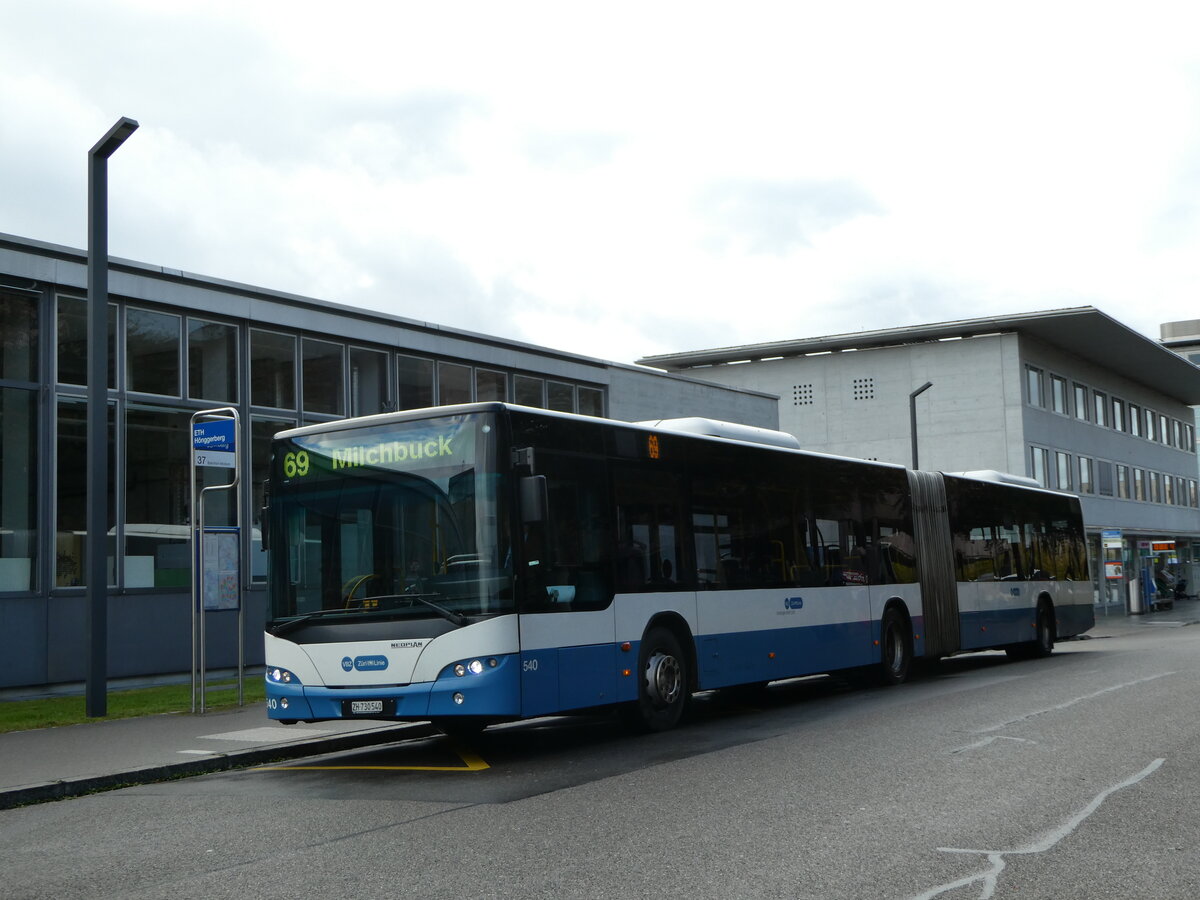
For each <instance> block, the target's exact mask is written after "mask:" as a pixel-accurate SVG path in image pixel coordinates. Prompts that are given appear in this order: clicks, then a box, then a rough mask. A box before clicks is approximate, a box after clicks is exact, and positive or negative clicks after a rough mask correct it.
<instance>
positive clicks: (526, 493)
mask: <svg viewBox="0 0 1200 900" xmlns="http://www.w3.org/2000/svg"><path fill="white" fill-rule="evenodd" d="M547 498H548V491H547V488H546V476H545V475H526V476H525V477H524V478H522V479H521V521H522V522H524V523H525V524H526V525H533V524H535V523H537V522H545V521H546V510H547V508H548V507H549V501H548V499H547Z"/></svg>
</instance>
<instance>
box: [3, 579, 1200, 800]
mask: <svg viewBox="0 0 1200 900" xmlns="http://www.w3.org/2000/svg"><path fill="white" fill-rule="evenodd" d="M1197 624H1200V600H1181V601H1179V602H1178V603H1176V604H1175V607H1174V609H1169V610H1161V611H1157V612H1147V613H1145V614H1143V615H1138V616H1127V615H1125V613H1124V611H1123V610H1120V609H1119V608H1118V609H1114V610H1110V612H1109V613H1108V615H1105V614H1104V612H1103V610H1100V611H1098V612H1097V615H1096V625H1095V627H1094V628H1092V629H1091V630H1090V631H1089V632H1088V633H1087V634H1086V635H1085V636H1084V637H1085V639H1087V638H1093V639H1094V638H1115V637H1120V636H1122V635H1126V636H1128V635H1130V634H1136V633H1138V632H1139V631H1143V630H1144V629H1147V628H1161V627H1174V628H1180V627H1183V626H1186V625H1197ZM432 731H433V729H432V726H430V725H429V724H427V723H416V724H388V723H382V722H373V721H346V722H318V723H316V724H313V725H304V724H298V725H280V724H278V723H277V722H272V721H270V720H269V719H268V718H267V714H266V710H265V709H264V708H263V705H262V704H261V703H255V704H252V705H249V706H243V707H235V708H233V709H224V710H219V711H216V712H210V713H206V714H204V715H190V714H182V713H181V714H175V715H163V716H144V717H142V718H133V719H113V720H98V721H95V722H89V723H86V724H82V725H68V726H64V727H61V728H41V729H37V730H35V731H14V732H9V733H8V734H0V809H10V808H12V807H14V806H21V805H24V804H26V803H37V802H41V801H44V800H58V799H62V798H65V797H77V796H80V795H82V794H87V793H91V792H93V791H100V790H107V789H110V788H115V787H120V786H123V785H131V784H149V783H152V782H155V781H164V780H166V779H168V778H175V777H179V776H183V775H199V774H203V773H206V772H219V771H223V770H225V769H236V768H240V767H243V766H253V765H259V764H262V763H267V762H272V761H275V760H283V759H297V758H300V757H304V756H313V755H316V754H320V753H333V752H337V751H341V750H353V749H356V748H359V747H369V746H373V745H376V744H387V743H392V742H394V741H399V740H403V739H405V738H409V737H418V736H421V735H424V734H430V733H432Z"/></svg>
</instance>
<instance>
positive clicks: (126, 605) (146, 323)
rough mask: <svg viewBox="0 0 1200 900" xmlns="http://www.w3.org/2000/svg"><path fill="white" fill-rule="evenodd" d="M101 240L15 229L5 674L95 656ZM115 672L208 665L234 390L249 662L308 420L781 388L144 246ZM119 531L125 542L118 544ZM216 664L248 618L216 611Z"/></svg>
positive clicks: (125, 455)
mask: <svg viewBox="0 0 1200 900" xmlns="http://www.w3.org/2000/svg"><path fill="white" fill-rule="evenodd" d="M86 275H87V257H86V254H85V253H84V252H82V251H80V250H76V249H71V248H68V247H61V246H54V245H49V244H44V243H40V242H37V241H32V240H28V239H24V238H20V237H16V236H12V235H3V234H0V688H5V687H13V686H23V685H44V684H51V683H59V682H74V681H78V680H80V679H82V678H83V677H84V675H85V665H86V661H87V660H86V657H87V635H86V634H85V633H84V632H85V624H84V623H85V608H86V586H85V584H84V581H85V575H86V566H85V562H86V560H85V559H84V552H85V539H86V517H85V506H86V471H87V464H86V462H87V447H86V435H87V433H86V425H85V423H86V412H87V403H86V394H87V388H86V373H87V366H86V359H87V301H86V283H87V278H86ZM109 294H110V304H109V323H110V327H109V349H110V354H109V355H110V368H109V389H108V401H109V410H110V416H109V421H110V426H109V433H110V443H111V449H112V452H111V453H110V459H111V460H112V474H111V477H110V483H111V485H112V487H111V491H110V502H109V509H110V515H111V518H110V522H111V528H110V531H109V535H110V553H111V555H110V557H109V566H108V571H109V581H110V584H111V588H110V590H109V604H108V605H109V640H108V648H109V659H108V673H109V675H110V676H112V677H120V676H141V675H150V674H158V673H169V672H186V671H187V670H188V668H189V666H190V665H191V662H192V657H191V646H192V638H191V627H192V615H191V600H190V595H191V590H190V582H191V579H190V573H191V567H190V556H189V548H188V532H189V522H191V521H192V516H191V510H190V509H189V504H190V497H189V495H190V485H189V483H188V482H189V480H190V461H191V452H192V447H191V435H190V419H191V415H192V414H193V413H194V412H196V411H198V410H203V409H210V408H213V407H223V406H233V407H234V408H236V409H237V410H238V412H239V415H240V417H241V422H242V423H243V431H244V432H245V434H244V435H243V436H242V438H241V439H240V440H239V445H240V447H241V453H242V454H243V459H242V467H243V471H244V472H245V473H247V476H248V477H245V478H244V481H243V485H242V490H241V494H240V496H239V498H238V499H239V502H240V505H241V508H242V509H243V510H245V511H246V514H245V515H244V516H243V523H244V524H245V525H246V526H247V527H244V528H243V530H242V532H241V540H242V559H243V561H244V563H243V570H242V573H241V581H242V588H243V596H244V604H245V605H244V608H245V610H246V615H245V629H244V636H245V646H246V648H247V649H246V661H247V663H255V662H259V661H261V659H262V637H261V635H262V624H263V620H264V610H265V591H264V587H265V583H264V573H265V571H266V568H265V564H264V561H263V557H264V554H262V553H260V552H259V550H260V548H259V545H258V542H257V530H256V528H255V527H254V523H253V521H252V520H253V516H254V515H255V511H257V510H258V509H259V508H260V507H261V505H262V481H263V477H264V473H265V469H266V465H267V462H268V445H269V441H270V437H271V435H272V434H274V433H275V432H276V431H279V430H281V429H284V428H288V427H291V426H294V425H298V424H306V423H313V422H321V421H329V420H332V419H337V418H341V417H344V416H347V415H365V414H370V413H377V412H383V411H387V410H395V409H410V408H416V407H423V406H430V405H436V404H445V403H459V402H468V401H471V400H510V401H513V402H516V403H520V404H524V405H527V406H537V407H546V408H550V409H557V410H566V411H573V412H580V413H584V414H588V415H608V416H610V417H613V418H618V419H626V420H641V419H658V418H663V417H674V416H707V417H711V418H722V419H728V420H730V421H736V422H741V423H744V424H747V425H754V426H759V427H765V428H776V427H777V426H778V404H777V398H776V397H775V396H774V395H768V394H764V393H762V392H759V391H755V390H753V389H745V388H730V387H727V386H723V385H718V384H714V383H713V382H711V381H709V380H707V379H695V378H691V377H686V376H684V377H680V376H670V375H664V374H662V373H661V372H656V371H652V370H648V369H645V368H640V367H637V366H632V365H621V364H617V363H611V362H605V361H603V360H598V359H592V358H589V357H584V356H579V355H576V354H570V353H565V352H561V351H558V350H554V349H552V348H548V347H537V346H532V345H529V344H523V343H518V342H515V341H508V340H503V339H500V338H497V337H492V336H488V335H483V334H475V333H471V332H467V331H461V330H456V329H451V328H446V327H443V326H440V325H437V324H434V323H431V322H425V321H419V320H415V319H405V318H400V317H397V316H389V315H384V314H381V313H374V312H368V311H364V310H360V309H353V308H350V307H346V306H339V305H335V304H332V303H327V302H322V301H319V300H314V299H310V298H306V297H299V296H294V295H290V294H284V293H280V292H278V291H271V290H267V289H263V288H257V287H251V286H248V285H242V284H233V283H230V282H226V281H220V280H217V279H213V278H206V277H204V276H200V275H193V274H189V273H185V272H178V271H171V270H167V269H164V268H162V267H156V266H151V265H146V264H143V263H138V262H131V261H127V260H114V261H113V262H112V263H111V268H110V277H109ZM117 548H120V550H119V552H118V550H117ZM206 631H207V638H208V650H209V652H208V654H207V655H208V666H209V667H212V668H218V667H226V666H231V665H234V664H235V663H236V645H237V641H236V632H237V628H236V620H235V614H233V613H229V612H212V613H209V614H208V620H207V629H206Z"/></svg>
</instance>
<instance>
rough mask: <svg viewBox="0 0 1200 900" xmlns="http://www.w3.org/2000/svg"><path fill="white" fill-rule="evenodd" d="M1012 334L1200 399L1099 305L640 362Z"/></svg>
mask: <svg viewBox="0 0 1200 900" xmlns="http://www.w3.org/2000/svg"><path fill="white" fill-rule="evenodd" d="M1012 333H1017V334H1026V335H1029V336H1030V337H1032V338H1035V339H1036V340H1038V341H1041V342H1042V343H1044V344H1048V345H1050V346H1052V347H1057V348H1059V349H1060V350H1063V351H1065V352H1067V353H1070V354H1072V355H1073V356H1077V357H1079V358H1080V359H1084V360H1087V361H1088V362H1091V363H1094V364H1096V365H1098V366H1100V367H1102V368H1105V369H1108V370H1109V371H1111V372H1113V373H1114V374H1116V375H1120V376H1122V377H1124V378H1127V379H1129V380H1130V381H1136V382H1140V383H1141V384H1144V385H1146V386H1147V387H1150V388H1153V389H1154V390H1155V391H1158V392H1159V393H1161V394H1165V395H1166V396H1168V397H1173V398H1175V399H1177V400H1179V401H1181V402H1183V403H1186V404H1188V405H1189V406H1196V405H1200V367H1197V366H1195V365H1193V364H1192V363H1190V362H1188V361H1187V360H1186V359H1184V358H1183V357H1181V356H1179V355H1178V354H1176V353H1173V352H1171V351H1170V350H1168V349H1167V348H1166V347H1164V346H1162V344H1160V343H1158V342H1157V341H1154V340H1151V339H1150V338H1148V337H1146V336H1145V335H1143V334H1141V333H1140V332H1137V331H1134V330H1133V329H1132V328H1129V327H1128V326H1126V325H1122V324H1121V323H1120V322H1118V321H1117V320H1116V319H1114V318H1112V317H1111V316H1109V315H1107V314H1105V313H1103V312H1101V311H1100V310H1098V309H1096V308H1095V307H1094V306H1076V307H1070V308H1066V309H1051V310H1044V311H1041V312H1029V313H1018V314H1016V315H1009V316H986V317H984V318H979V319H961V320H958V321H954V322H935V323H931V324H928V325H913V326H909V327H906V328H884V329H879V330H874V331H856V332H854V333H852V334H833V335H826V336H823V337H813V338H797V339H794V340H787V341H769V342H767V343H762V344H743V345H740V346H736V347H718V348H714V349H711V350H691V351H685V352H682V353H663V354H659V355H656V356H646V357H643V358H642V359H639V360H638V361H637V362H638V364H639V365H644V366H655V367H658V368H662V369H666V370H667V371H671V372H679V371H683V370H687V369H692V368H699V367H701V366H718V365H721V364H723V363H731V362H754V361H759V360H763V359H771V358H777V357H789V356H792V357H794V356H807V355H810V354H817V353H838V352H841V351H846V350H869V349H876V348H881V347H896V346H903V345H905V344H921V343H930V342H934V341H942V340H949V339H954V338H972V337H983V336H985V335H993V334H1012Z"/></svg>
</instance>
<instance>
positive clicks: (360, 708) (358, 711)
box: [350, 700, 383, 716]
mask: <svg viewBox="0 0 1200 900" xmlns="http://www.w3.org/2000/svg"><path fill="white" fill-rule="evenodd" d="M350 712H351V714H352V715H356V716H365V715H370V714H371V713H381V712H383V701H382V700H351V701H350Z"/></svg>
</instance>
